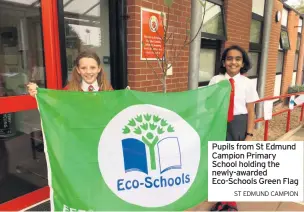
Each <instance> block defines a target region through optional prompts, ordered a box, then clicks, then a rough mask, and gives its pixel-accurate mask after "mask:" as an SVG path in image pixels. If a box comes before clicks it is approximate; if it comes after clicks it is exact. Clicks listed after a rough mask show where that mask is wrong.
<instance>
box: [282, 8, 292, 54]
mask: <svg viewBox="0 0 304 212" xmlns="http://www.w3.org/2000/svg"><path fill="white" fill-rule="evenodd" d="M281 24H282V27H281V38H280V43H281V46H282V49H283V50H289V49H290V42H289V36H288V32H287V24H288V10H286V9H285V8H283V11H282V19H281Z"/></svg>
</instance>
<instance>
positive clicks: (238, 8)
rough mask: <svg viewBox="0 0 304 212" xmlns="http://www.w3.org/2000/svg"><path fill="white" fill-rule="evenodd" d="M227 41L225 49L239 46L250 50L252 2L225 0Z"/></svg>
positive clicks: (249, 0)
mask: <svg viewBox="0 0 304 212" xmlns="http://www.w3.org/2000/svg"><path fill="white" fill-rule="evenodd" d="M224 10H225V16H226V29H227V41H226V42H225V43H224V48H227V47H229V46H231V45H235V44H236V45H239V46H241V47H243V48H244V49H245V50H246V51H248V49H249V40H250V24H251V16H252V15H251V14H252V0H246V1H240V0H224Z"/></svg>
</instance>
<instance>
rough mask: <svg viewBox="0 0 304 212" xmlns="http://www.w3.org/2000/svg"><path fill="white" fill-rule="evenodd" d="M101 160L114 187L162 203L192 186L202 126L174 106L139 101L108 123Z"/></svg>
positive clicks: (141, 201) (138, 200)
mask: <svg viewBox="0 0 304 212" xmlns="http://www.w3.org/2000/svg"><path fill="white" fill-rule="evenodd" d="M98 160H99V167H100V171H101V174H102V177H103V179H104V181H105V182H106V184H107V185H108V186H109V188H110V189H111V190H112V192H114V193H115V194H116V195H117V196H118V197H120V198H121V199H123V200H124V201H126V202H129V203H132V204H136V205H140V206H144V207H161V206H165V205H168V204H170V203H173V202H175V201H177V200H178V199H179V198H181V197H182V196H183V195H184V194H185V193H186V192H187V191H188V189H189V188H190V187H191V185H192V183H193V181H194V179H195V177H196V173H197V169H198V165H199V160H200V138H199V135H198V134H197V132H196V131H195V130H194V129H193V128H192V127H191V126H190V125H189V124H188V123H187V122H186V121H185V120H184V119H183V118H181V117H180V116H179V115H177V114H176V113H175V112H173V111H170V110H167V109H164V108H161V107H157V106H153V105H135V106H131V107H128V108H126V109H124V110H123V111H121V112H120V113H119V114H118V115H116V116H115V117H114V118H113V119H112V120H111V121H110V123H109V124H108V125H107V126H106V128H105V129H104V131H103V133H102V136H101V139H100V143H99V147H98Z"/></svg>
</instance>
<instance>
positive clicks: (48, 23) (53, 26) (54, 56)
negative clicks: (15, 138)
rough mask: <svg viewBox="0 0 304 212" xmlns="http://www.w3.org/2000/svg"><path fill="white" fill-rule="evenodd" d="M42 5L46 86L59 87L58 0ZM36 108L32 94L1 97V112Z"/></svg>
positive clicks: (47, 0)
mask: <svg viewBox="0 0 304 212" xmlns="http://www.w3.org/2000/svg"><path fill="white" fill-rule="evenodd" d="M40 5H41V6H40V10H41V13H40V14H41V25H42V40H43V48H44V55H43V58H44V65H45V80H46V87H47V88H50V89H58V88H61V85H62V78H61V66H60V64H61V61H60V48H59V47H60V45H59V31H58V16H57V14H58V11H57V0H41V2H40ZM36 108H37V103H36V100H35V98H33V97H31V96H30V95H21V96H7V97H0V114H3V113H10V112H19V111H24V110H33V109H36Z"/></svg>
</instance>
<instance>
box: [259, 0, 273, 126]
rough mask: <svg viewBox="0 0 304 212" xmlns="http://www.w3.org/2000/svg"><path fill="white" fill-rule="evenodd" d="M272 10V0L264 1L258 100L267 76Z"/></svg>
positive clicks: (263, 90) (262, 94)
mask: <svg viewBox="0 0 304 212" xmlns="http://www.w3.org/2000/svg"><path fill="white" fill-rule="evenodd" d="M272 9H273V0H265V11H264V27H263V41H262V54H261V64H260V74H259V78H258V94H259V97H260V98H264V96H265V85H266V75H267V63H268V51H269V41H270V32H271V23H272V20H271V19H272ZM256 115H257V117H258V118H260V117H262V116H263V104H261V103H259V104H257V111H256ZM260 125H261V124H260V123H258V124H257V128H259V127H260Z"/></svg>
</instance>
